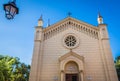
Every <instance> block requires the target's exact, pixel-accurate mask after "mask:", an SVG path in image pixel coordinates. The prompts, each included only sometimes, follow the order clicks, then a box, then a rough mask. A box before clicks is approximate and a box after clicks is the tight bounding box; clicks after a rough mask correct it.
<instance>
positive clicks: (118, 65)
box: [115, 56, 120, 81]
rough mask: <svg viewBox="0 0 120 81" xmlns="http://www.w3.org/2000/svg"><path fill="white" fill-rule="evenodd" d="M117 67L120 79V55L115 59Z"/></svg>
mask: <svg viewBox="0 0 120 81" xmlns="http://www.w3.org/2000/svg"><path fill="white" fill-rule="evenodd" d="M115 67H116V71H117V75H118V79H119V81H120V56H118V57H117V58H116V60H115Z"/></svg>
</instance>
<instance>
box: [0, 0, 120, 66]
mask: <svg viewBox="0 0 120 81" xmlns="http://www.w3.org/2000/svg"><path fill="white" fill-rule="evenodd" d="M8 1H9V0H0V54H2V55H10V56H14V57H19V58H20V60H21V61H22V62H25V63H26V64H30V63H31V59H32V54H33V44H34V30H35V26H37V21H38V19H39V18H40V15H41V14H42V15H43V19H44V26H47V21H48V19H50V22H51V24H53V23H56V22H58V21H60V20H62V19H64V18H65V17H67V13H68V12H71V13H72V17H74V18H77V19H79V20H82V21H84V22H87V23H89V24H92V25H95V26H97V14H98V11H100V13H101V15H102V16H103V18H104V23H106V24H108V27H107V28H108V32H109V37H110V45H111V49H112V53H113V56H114V58H115V57H116V56H118V55H120V47H119V46H120V33H119V32H120V24H119V23H120V20H119V19H120V15H119V14H120V9H119V8H120V5H119V4H120V0H16V4H17V6H18V7H19V14H18V15H16V16H15V18H14V19H13V20H7V19H6V18H5V15H4V10H3V4H5V3H7V2H8Z"/></svg>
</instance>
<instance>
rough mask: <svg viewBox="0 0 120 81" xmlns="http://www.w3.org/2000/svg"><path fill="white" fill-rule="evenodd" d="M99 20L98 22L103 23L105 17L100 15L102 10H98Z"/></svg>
mask: <svg viewBox="0 0 120 81" xmlns="http://www.w3.org/2000/svg"><path fill="white" fill-rule="evenodd" d="M97 21H98V24H103V17H102V16H101V15H100V12H98V18H97Z"/></svg>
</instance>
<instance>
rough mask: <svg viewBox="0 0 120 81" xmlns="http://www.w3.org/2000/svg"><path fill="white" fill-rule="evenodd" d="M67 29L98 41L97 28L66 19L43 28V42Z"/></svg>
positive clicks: (69, 18)
mask: <svg viewBox="0 0 120 81" xmlns="http://www.w3.org/2000/svg"><path fill="white" fill-rule="evenodd" d="M68 28H72V29H74V30H76V31H79V32H82V33H84V34H87V35H90V36H92V37H93V38H95V39H98V31H99V29H98V28H97V27H95V26H92V25H90V24H87V23H84V22H82V21H79V20H76V19H74V18H71V17H68V18H66V19H64V20H62V21H60V22H58V23H56V24H54V25H51V26H49V27H47V28H45V29H44V30H43V32H44V40H47V39H48V38H50V37H52V36H54V35H57V34H58V33H60V32H63V31H65V30H67V29H68Z"/></svg>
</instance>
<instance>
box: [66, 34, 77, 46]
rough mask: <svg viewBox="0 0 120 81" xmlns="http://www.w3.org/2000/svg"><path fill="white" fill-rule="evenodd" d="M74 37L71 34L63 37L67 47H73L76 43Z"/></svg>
mask: <svg viewBox="0 0 120 81" xmlns="http://www.w3.org/2000/svg"><path fill="white" fill-rule="evenodd" d="M76 42H77V41H76V38H75V37H74V36H72V35H69V36H67V37H66V38H65V44H66V45H67V46H68V47H74V46H75V45H76Z"/></svg>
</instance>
